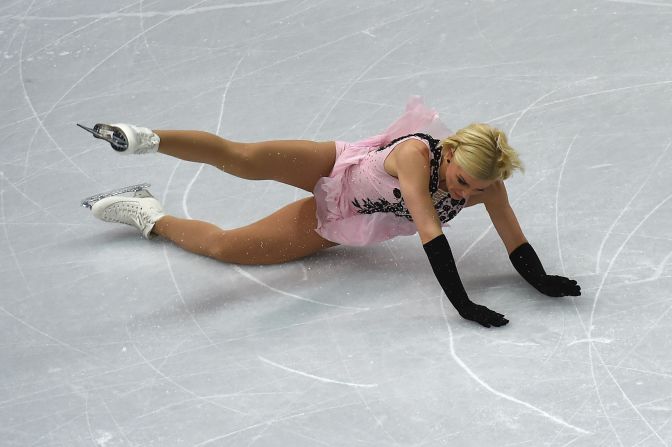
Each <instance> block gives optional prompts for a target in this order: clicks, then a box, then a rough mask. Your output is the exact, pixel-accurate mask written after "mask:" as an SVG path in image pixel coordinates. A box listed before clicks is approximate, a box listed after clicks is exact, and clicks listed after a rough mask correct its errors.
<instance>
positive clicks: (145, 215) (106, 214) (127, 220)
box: [82, 183, 166, 239]
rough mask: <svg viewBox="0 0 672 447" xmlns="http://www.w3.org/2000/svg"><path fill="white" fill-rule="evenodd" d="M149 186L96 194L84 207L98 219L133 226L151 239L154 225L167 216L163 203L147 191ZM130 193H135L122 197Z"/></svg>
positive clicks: (84, 202) (84, 203)
mask: <svg viewBox="0 0 672 447" xmlns="http://www.w3.org/2000/svg"><path fill="white" fill-rule="evenodd" d="M148 186H149V184H147V183H143V184H140V185H133V186H127V187H125V188H120V189H115V190H113V191H109V192H106V193H101V194H96V195H94V196H91V197H87V198H86V199H84V200H82V205H83V206H85V207H87V208H90V209H91V211H93V215H94V216H95V217H96V218H98V219H100V220H102V221H104V222H115V223H123V224H126V225H131V226H133V227H135V228H137V229H138V230H140V231H141V232H142V235H143V236H144V237H145V238H147V239H150V238H151V237H153V236H154V235H153V234H151V232H152V228H154V224H155V223H156V222H157V221H158V220H159V219H161V218H162V217H163V216H165V215H166V214H165V213H164V212H163V206H161V203H160V202H159V201H158V200H156V199H155V198H154V197H153V196H152V195H151V194H150V192H149V191H148V190H147V189H145V188H146V187H148ZM129 192H133V193H134V194H133V196H132V197H129V196H122V195H121V194H124V193H129Z"/></svg>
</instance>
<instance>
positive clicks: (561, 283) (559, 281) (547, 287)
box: [532, 275, 581, 297]
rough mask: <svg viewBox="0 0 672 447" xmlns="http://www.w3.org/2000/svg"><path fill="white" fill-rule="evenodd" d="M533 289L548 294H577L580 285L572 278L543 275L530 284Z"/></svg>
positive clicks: (578, 293) (556, 295) (579, 291)
mask: <svg viewBox="0 0 672 447" xmlns="http://www.w3.org/2000/svg"><path fill="white" fill-rule="evenodd" d="M532 285H533V286H534V288H535V289H537V290H538V291H540V292H541V293H543V294H544V295H548V296H555V297H559V296H579V295H581V286H579V285H578V284H577V283H576V281H574V280H573V279H569V278H565V277H564V276H557V275H544V276H542V277H540V278H538V279H537V280H536V283H535V284H532Z"/></svg>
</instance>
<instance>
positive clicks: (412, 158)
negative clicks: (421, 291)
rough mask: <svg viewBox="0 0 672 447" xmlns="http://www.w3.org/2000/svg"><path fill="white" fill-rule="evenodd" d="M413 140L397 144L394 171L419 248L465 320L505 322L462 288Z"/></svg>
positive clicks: (422, 155)
mask: <svg viewBox="0 0 672 447" xmlns="http://www.w3.org/2000/svg"><path fill="white" fill-rule="evenodd" d="M417 143H418V142H417V141H415V140H410V141H407V142H404V143H401V144H400V145H399V147H398V148H397V149H395V151H399V152H398V153H397V154H395V155H396V159H397V172H398V176H399V183H400V185H401V192H402V196H403V198H404V202H405V203H406V206H407V207H408V210H409V212H410V213H411V216H412V217H413V221H414V222H415V225H416V227H417V229H418V233H419V234H420V240H421V241H422V244H423V248H424V249H425V253H426V254H427V258H428V259H429V263H430V264H431V266H432V270H433V271H434V275H436V279H437V280H438V281H439V284H441V287H442V288H443V291H444V292H445V294H446V296H447V297H448V299H449V300H450V302H451V304H452V305H453V306H454V307H455V309H456V310H457V312H458V313H459V314H460V315H461V316H462V317H463V318H466V319H467V320H472V321H475V322H477V323H479V324H481V325H483V326H485V327H490V326H503V325H505V324H506V323H508V320H507V319H506V318H504V315H502V314H500V313H497V312H495V311H493V310H490V309H488V308H487V307H485V306H481V305H478V304H476V303H474V302H472V301H471V300H470V299H469V297H468V296H467V292H466V291H465V290H464V286H463V285H462V281H461V280H460V276H459V274H458V272H457V266H456V265H455V260H454V258H453V254H452V252H451V250H450V245H449V244H448V239H446V236H445V235H444V234H443V230H442V229H441V222H440V220H439V218H438V216H437V214H436V210H435V209H434V204H433V203H432V198H431V196H430V195H429V192H428V191H427V185H429V168H428V166H429V159H428V156H427V150H426V148H424V147H423V146H422V143H419V145H418V144H417Z"/></svg>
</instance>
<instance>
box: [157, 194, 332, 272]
mask: <svg viewBox="0 0 672 447" xmlns="http://www.w3.org/2000/svg"><path fill="white" fill-rule="evenodd" d="M316 227H317V218H316V217H315V199H314V198H313V197H308V198H305V199H302V200H298V201H296V202H294V203H291V204H289V205H287V206H285V207H284V208H281V209H280V210H278V211H276V212H275V213H273V214H271V215H270V216H268V217H265V218H264V219H261V220H260V221H258V222H255V223H253V224H251V225H248V226H246V227H242V228H237V229H233V230H222V229H220V228H219V227H217V226H216V225H213V224H210V223H207V222H202V221H198V220H189V219H179V218H177V217H173V216H165V217H163V218H161V219H160V220H159V221H158V222H156V224H155V225H154V228H153V230H152V232H153V233H156V234H158V235H161V236H163V237H165V238H167V239H169V240H171V241H172V242H174V243H175V244H177V245H178V246H180V247H182V248H184V249H185V250H187V251H190V252H193V253H197V254H200V255H204V256H209V257H212V258H215V259H218V260H220V261H224V262H230V263H235V264H255V265H259V264H278V263H282V262H287V261H292V260H294V259H299V258H302V257H304V256H308V255H310V254H313V253H316V252H318V251H320V250H322V249H324V248H329V247H334V246H336V245H338V244H335V243H333V242H330V241H328V240H326V239H323V238H322V237H320V235H318V234H317V233H316V232H315V231H314V229H315V228H316Z"/></svg>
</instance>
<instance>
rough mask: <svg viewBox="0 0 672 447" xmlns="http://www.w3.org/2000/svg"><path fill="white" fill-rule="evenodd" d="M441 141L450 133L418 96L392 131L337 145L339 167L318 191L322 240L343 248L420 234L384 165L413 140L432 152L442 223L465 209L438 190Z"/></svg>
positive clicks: (436, 200) (435, 198) (434, 192)
mask: <svg viewBox="0 0 672 447" xmlns="http://www.w3.org/2000/svg"><path fill="white" fill-rule="evenodd" d="M430 133H431V134H432V135H434V136H436V137H439V138H445V137H447V136H449V135H450V134H451V132H450V131H449V130H448V129H447V128H446V127H445V126H444V125H443V123H441V121H440V120H439V118H438V114H437V113H436V111H435V110H433V109H429V108H427V107H426V106H425V105H424V104H423V102H422V100H421V99H420V98H419V97H412V98H411V99H410V100H409V102H408V104H407V105H406V111H405V112H404V114H403V115H402V116H401V117H400V118H398V119H397V120H396V121H395V122H394V123H392V125H391V126H390V127H388V129H387V130H386V131H385V132H384V133H382V134H380V135H376V136H374V137H370V138H367V139H365V140H361V141H357V142H355V143H346V142H343V141H337V142H336V163H335V164H334V168H333V169H332V171H331V174H329V176H328V177H322V178H321V179H320V180H319V181H318V182H317V184H316V185H315V190H314V191H313V193H314V195H315V200H316V204H317V222H318V225H317V228H316V229H315V231H316V232H317V233H318V234H319V235H320V236H322V237H323V238H325V239H327V240H330V241H332V242H336V243H338V244H342V245H355V246H361V245H370V244H374V243H377V242H382V241H385V240H388V239H392V238H394V237H395V236H401V235H412V234H415V233H416V232H417V228H416V226H415V224H414V223H413V219H412V217H411V215H410V213H409V212H408V209H407V208H406V205H405V204H404V199H403V197H402V195H401V189H400V185H399V180H398V179H397V178H396V177H393V176H391V175H390V174H388V173H387V172H385V169H384V167H383V163H384V162H385V159H386V158H387V156H388V155H389V154H390V153H391V152H392V151H393V150H394V148H395V147H396V146H397V145H398V144H399V143H401V142H402V141H405V140H407V139H409V138H413V139H417V140H419V141H422V142H423V143H425V145H426V146H427V148H428V149H429V153H430V182H429V183H430V184H429V185H428V192H429V193H430V194H431V195H432V199H433V201H434V208H435V209H436V211H437V214H438V216H439V219H440V220H441V223H442V225H444V226H445V225H446V224H447V222H448V221H449V220H450V219H452V218H453V217H455V215H456V214H457V213H458V212H460V210H461V209H462V208H463V207H464V204H465V201H464V200H455V199H452V198H451V197H450V194H449V193H448V192H446V191H442V190H440V189H439V187H438V184H439V161H440V159H441V145H440V142H439V140H436V139H434V138H433V137H432V136H430V135H429V134H430Z"/></svg>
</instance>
